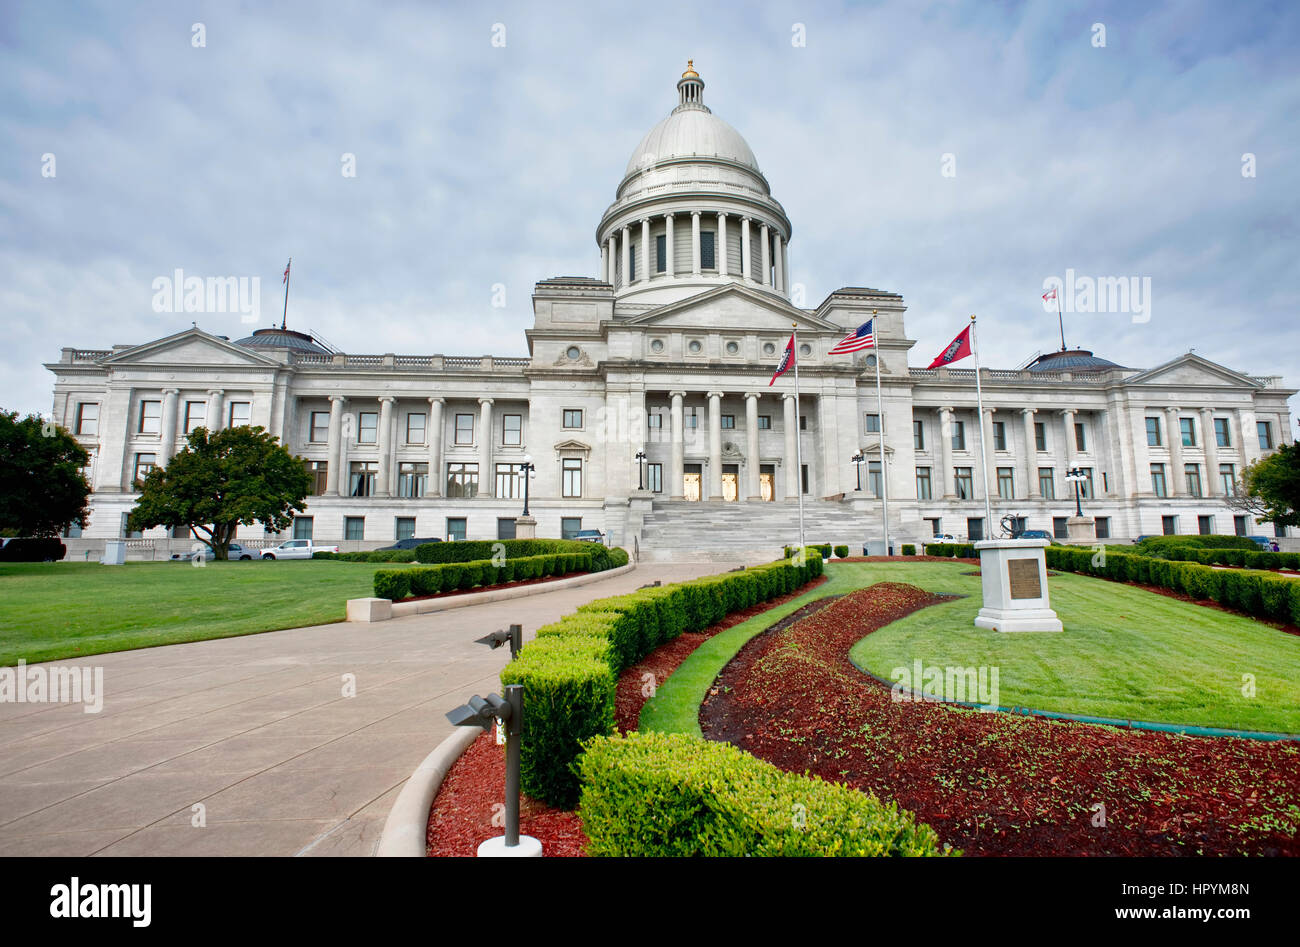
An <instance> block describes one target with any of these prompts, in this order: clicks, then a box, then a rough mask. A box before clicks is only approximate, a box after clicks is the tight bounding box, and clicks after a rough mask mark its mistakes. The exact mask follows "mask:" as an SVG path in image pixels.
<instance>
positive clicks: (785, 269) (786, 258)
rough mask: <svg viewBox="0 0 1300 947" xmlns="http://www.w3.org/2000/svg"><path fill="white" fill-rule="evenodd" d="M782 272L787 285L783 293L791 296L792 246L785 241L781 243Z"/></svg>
mask: <svg viewBox="0 0 1300 947" xmlns="http://www.w3.org/2000/svg"><path fill="white" fill-rule="evenodd" d="M781 272H782V274H784V276H785V285H784V286H782V287H781V291H782V292H783V293H785V294H786V295H787V296H789V295H790V244H788V243H786V242H785V241H784V240H783V241H781Z"/></svg>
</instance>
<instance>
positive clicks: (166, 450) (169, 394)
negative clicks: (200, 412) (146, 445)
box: [158, 388, 181, 467]
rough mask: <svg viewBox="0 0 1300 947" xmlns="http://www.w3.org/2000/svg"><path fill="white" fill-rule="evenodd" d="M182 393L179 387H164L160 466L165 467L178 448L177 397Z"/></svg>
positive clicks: (159, 452)
mask: <svg viewBox="0 0 1300 947" xmlns="http://www.w3.org/2000/svg"><path fill="white" fill-rule="evenodd" d="M180 393H181V391H180V389H179V388H164V389H163V403H162V426H161V427H160V428H159V429H158V466H160V467H165V466H166V465H167V461H169V460H171V459H172V453H173V452H174V451H175V450H176V413H177V410H178V409H177V403H176V398H177V396H178V395H179V394H180Z"/></svg>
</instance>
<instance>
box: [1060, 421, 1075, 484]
mask: <svg viewBox="0 0 1300 947" xmlns="http://www.w3.org/2000/svg"><path fill="white" fill-rule="evenodd" d="M1075 414H1076V412H1075V410H1074V408H1066V409H1065V410H1064V411H1062V412H1061V420H1062V422H1063V423H1064V425H1065V469H1066V470H1073V469H1074V416H1075Z"/></svg>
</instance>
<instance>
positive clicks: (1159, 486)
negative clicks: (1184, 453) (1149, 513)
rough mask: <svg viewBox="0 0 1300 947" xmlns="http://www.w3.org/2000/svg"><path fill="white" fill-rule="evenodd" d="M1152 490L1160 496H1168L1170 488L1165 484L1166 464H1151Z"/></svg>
mask: <svg viewBox="0 0 1300 947" xmlns="http://www.w3.org/2000/svg"><path fill="white" fill-rule="evenodd" d="M1151 492H1152V493H1154V494H1155V495H1156V496H1158V497H1163V496H1168V495H1169V494H1168V490H1167V488H1166V486H1165V465H1164V464H1152V465H1151Z"/></svg>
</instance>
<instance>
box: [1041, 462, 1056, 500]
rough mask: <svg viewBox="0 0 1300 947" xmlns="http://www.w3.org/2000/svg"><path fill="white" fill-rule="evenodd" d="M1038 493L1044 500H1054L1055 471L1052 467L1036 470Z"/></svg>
mask: <svg viewBox="0 0 1300 947" xmlns="http://www.w3.org/2000/svg"><path fill="white" fill-rule="evenodd" d="M1038 492H1039V494H1040V495H1041V496H1042V498H1043V499H1044V500H1055V499H1056V469H1055V468H1054V467H1039V468H1038Z"/></svg>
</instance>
